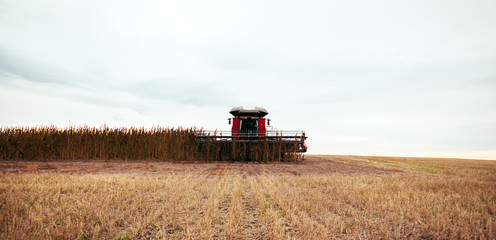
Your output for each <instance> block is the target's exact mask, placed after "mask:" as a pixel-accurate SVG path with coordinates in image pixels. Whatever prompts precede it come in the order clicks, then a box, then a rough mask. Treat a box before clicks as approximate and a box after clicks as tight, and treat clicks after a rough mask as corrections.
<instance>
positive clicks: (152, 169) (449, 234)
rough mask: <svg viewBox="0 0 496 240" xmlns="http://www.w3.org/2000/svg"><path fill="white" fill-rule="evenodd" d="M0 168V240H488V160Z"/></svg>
mask: <svg viewBox="0 0 496 240" xmlns="http://www.w3.org/2000/svg"><path fill="white" fill-rule="evenodd" d="M305 158H306V160H305V161H303V162H299V163H271V164H267V163H225V162H217V163H169V162H142V161H141V162H138V161H129V162H125V161H116V160H112V161H60V162H57V161H50V162H36V161H26V162H23V161H5V160H4V161H0V172H1V174H0V238H1V239H60V238H63V239H162V238H166V239H183V238H187V239H193V238H194V239H211V238H214V239H217V238H220V239H226V238H228V239H288V238H291V239H329V238H346V239H348V238H354V239H375V238H392V239H398V238H409V239H419V238H423V239H439V238H441V239H460V238H462V239H494V238H495V237H496V161H478V160H460V159H423V158H392V157H366V156H329V155H327V156H306V157H305Z"/></svg>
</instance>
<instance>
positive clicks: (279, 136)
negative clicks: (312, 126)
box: [195, 107, 307, 152]
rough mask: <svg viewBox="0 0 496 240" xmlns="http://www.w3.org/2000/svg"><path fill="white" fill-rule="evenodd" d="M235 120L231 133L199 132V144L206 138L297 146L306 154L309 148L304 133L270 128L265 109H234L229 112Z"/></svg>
mask: <svg viewBox="0 0 496 240" xmlns="http://www.w3.org/2000/svg"><path fill="white" fill-rule="evenodd" d="M229 113H231V114H232V115H233V118H229V119H228V120H229V124H231V121H232V127H231V131H230V132H229V131H204V130H202V131H199V132H198V133H196V134H195V136H196V138H197V139H199V142H200V143H201V142H203V141H202V139H205V138H215V139H216V140H217V141H218V142H219V143H230V142H232V141H233V140H234V139H235V140H236V141H241V142H248V143H260V142H268V143H276V142H282V143H284V144H296V145H297V149H298V150H297V151H298V152H306V151H307V146H306V144H305V140H306V139H307V137H306V136H305V132H304V131H301V130H299V131H278V130H276V129H275V128H273V127H271V126H270V119H266V118H265V116H266V115H267V114H269V112H268V111H267V110H265V108H262V107H255V108H244V107H234V108H232V109H231V111H229Z"/></svg>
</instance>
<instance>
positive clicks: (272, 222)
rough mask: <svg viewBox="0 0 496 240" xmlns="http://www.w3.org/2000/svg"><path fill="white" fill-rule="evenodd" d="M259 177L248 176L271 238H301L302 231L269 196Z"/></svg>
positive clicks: (254, 197)
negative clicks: (295, 226) (300, 231)
mask: <svg viewBox="0 0 496 240" xmlns="http://www.w3.org/2000/svg"><path fill="white" fill-rule="evenodd" d="M258 178H259V177H258V176H257V177H250V178H248V183H249V185H250V189H251V192H252V193H253V199H254V200H255V203H256V206H257V208H258V212H259V213H260V215H261V219H262V220H263V223H264V225H265V227H266V229H267V232H268V235H269V238H270V239H301V237H300V236H299V235H300V233H299V231H298V230H296V229H295V228H294V227H293V223H292V222H291V219H287V218H286V216H285V215H284V212H283V211H282V210H281V209H280V208H279V207H278V206H277V205H275V203H274V200H273V199H271V198H270V197H269V195H268V194H267V192H266V190H265V189H263V186H261V183H260V179H258Z"/></svg>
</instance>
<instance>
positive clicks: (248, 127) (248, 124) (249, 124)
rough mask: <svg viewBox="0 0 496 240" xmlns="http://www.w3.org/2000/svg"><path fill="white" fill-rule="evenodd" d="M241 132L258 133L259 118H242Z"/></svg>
mask: <svg viewBox="0 0 496 240" xmlns="http://www.w3.org/2000/svg"><path fill="white" fill-rule="evenodd" d="M239 125H240V129H239V132H240V133H248V134H257V133H258V120H257V119H240V124H239Z"/></svg>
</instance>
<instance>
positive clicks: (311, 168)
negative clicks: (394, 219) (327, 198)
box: [0, 155, 398, 176]
mask: <svg viewBox="0 0 496 240" xmlns="http://www.w3.org/2000/svg"><path fill="white" fill-rule="evenodd" d="M0 172H3V173H5V172H16V173H27V172H34V173H41V172H54V173H72V174H85V173H123V174H201V175H238V174H240V175H262V174H267V175H296V176H300V175H310V174H317V175H330V174H336V173H342V174H386V173H392V172H398V170H392V169H383V168H377V167H373V166H363V165H355V164H349V163H343V162H340V161H339V159H338V158H337V159H335V160H334V159H332V158H326V159H323V158H320V157H318V156H308V155H307V156H305V160H303V161H301V162H298V163H225V162H217V163H172V162H158V161H146V162H144V161H119V160H111V161H71V162H68V161H53V162H41V161H40V162H35V161H29V162H27V161H5V160H4V161H0Z"/></svg>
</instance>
